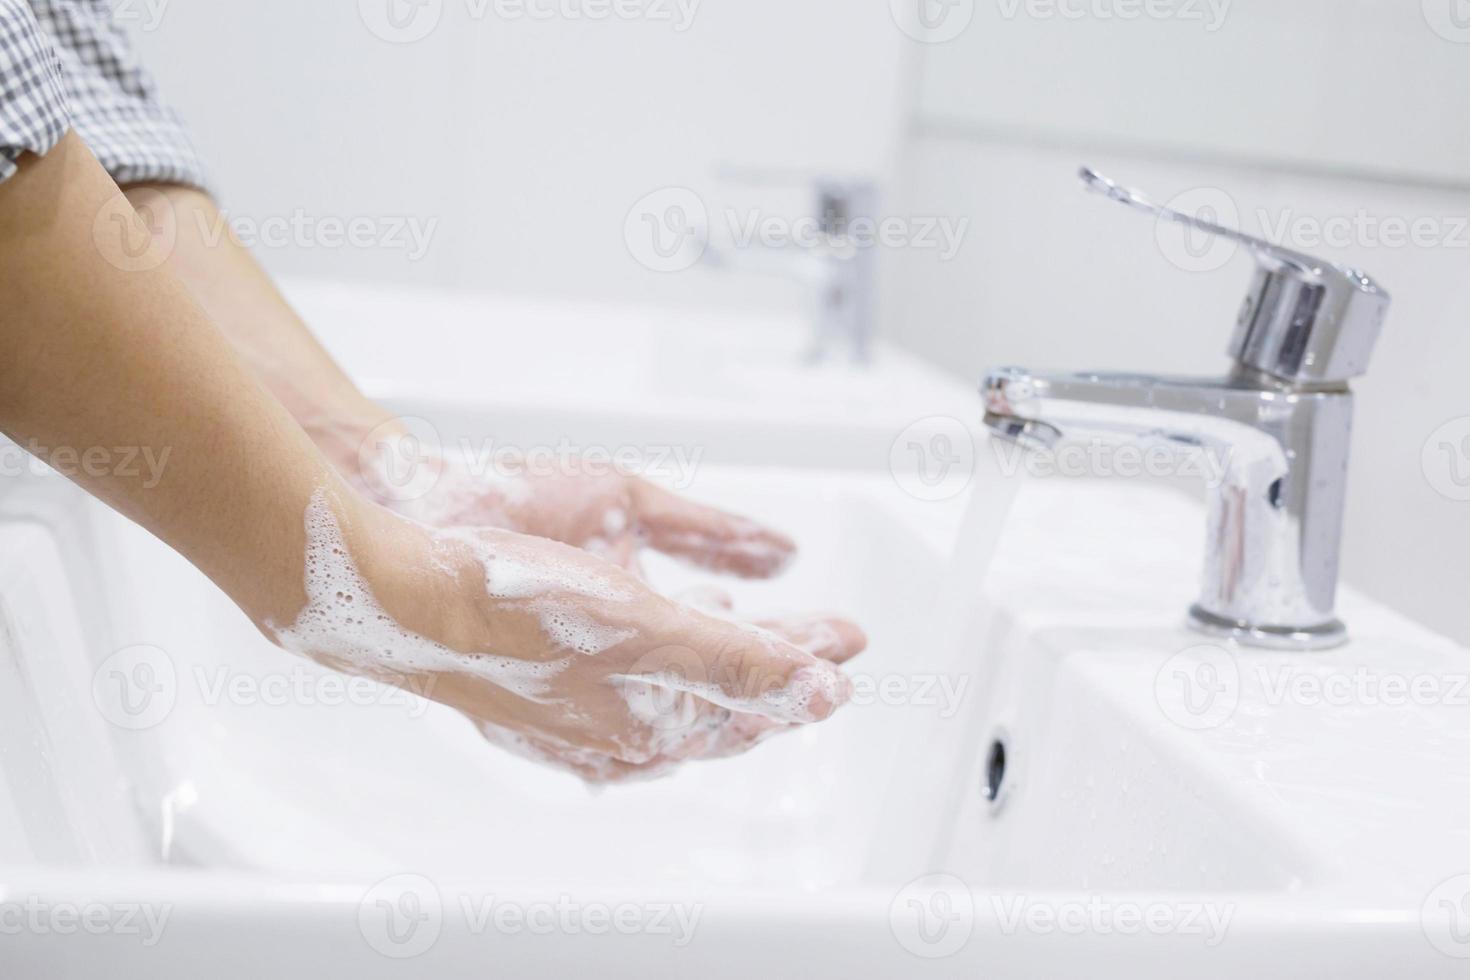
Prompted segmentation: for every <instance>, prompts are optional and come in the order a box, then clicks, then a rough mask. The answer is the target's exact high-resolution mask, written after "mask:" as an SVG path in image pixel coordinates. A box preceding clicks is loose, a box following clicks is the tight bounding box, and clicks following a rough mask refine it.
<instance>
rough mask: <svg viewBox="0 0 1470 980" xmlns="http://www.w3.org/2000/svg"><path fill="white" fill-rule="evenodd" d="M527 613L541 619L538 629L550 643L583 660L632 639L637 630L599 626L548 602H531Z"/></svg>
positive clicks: (578, 614)
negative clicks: (575, 654) (574, 652)
mask: <svg viewBox="0 0 1470 980" xmlns="http://www.w3.org/2000/svg"><path fill="white" fill-rule="evenodd" d="M530 609H531V611H532V612H534V613H535V614H536V615H537V616H539V617H540V618H541V629H542V631H543V632H545V633H546V635H547V636H549V637H550V638H551V639H552V640H553V641H554V642H556V643H558V644H560V645H561V646H564V647H566V648H568V649H570V650H575V651H576V652H577V653H580V654H582V655H583V656H585V657H593V656H596V655H597V654H599V653H603V652H605V651H607V650H610V649H612V648H613V647H615V646H617V645H618V644H619V643H623V642H625V641H627V640H631V639H633V638H634V637H635V636H637V635H638V631H637V630H631V629H620V628H618V627H616V626H608V625H607V624H605V623H599V622H597V621H596V620H594V619H592V618H591V617H590V616H587V615H584V614H582V613H579V612H576V611H574V610H571V609H568V608H567V607H566V605H565V604H563V603H560V602H555V601H552V600H548V599H537V600H534V601H533V602H531V604H530Z"/></svg>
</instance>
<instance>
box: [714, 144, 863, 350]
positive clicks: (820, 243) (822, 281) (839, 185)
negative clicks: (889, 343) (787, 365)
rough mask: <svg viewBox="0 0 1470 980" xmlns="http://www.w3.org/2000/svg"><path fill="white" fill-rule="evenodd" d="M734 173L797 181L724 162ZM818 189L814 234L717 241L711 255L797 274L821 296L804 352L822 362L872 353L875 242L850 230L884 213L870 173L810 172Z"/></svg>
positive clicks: (731, 265) (739, 265) (735, 265)
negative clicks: (727, 244) (781, 243)
mask: <svg viewBox="0 0 1470 980" xmlns="http://www.w3.org/2000/svg"><path fill="white" fill-rule="evenodd" d="M721 173H722V175H723V176H725V177H726V178H727V179H730V180H735V181H743V182H746V183H767V184H770V183H794V182H796V181H797V178H795V177H793V176H791V175H772V174H767V173H764V172H757V171H748V170H736V169H734V168H724V169H723V170H722V171H721ZM800 182H801V183H805V184H808V185H810V187H811V189H812V214H811V215H810V216H809V217H810V218H811V219H812V221H813V222H814V225H815V228H814V230H815V236H814V241H812V242H811V243H808V244H806V245H793V246H790V247H775V246H767V245H762V244H759V243H755V244H751V245H749V246H747V247H745V248H741V249H726V248H720V247H717V246H715V245H714V244H713V243H710V246H709V247H708V248H706V250H705V252H704V261H705V262H706V263H707V264H708V265H710V266H712V267H715V268H723V269H731V270H734V271H739V272H747V273H751V272H753V273H759V274H766V275H776V276H781V277H783V278H792V279H796V280H798V281H799V282H802V283H804V284H806V285H807V286H808V287H810V288H811V289H812V291H813V293H814V294H815V298H816V312H815V314H814V317H813V322H812V338H811V343H810V344H809V345H808V347H807V351H806V354H805V355H804V359H805V360H806V361H807V362H808V363H813V364H815V363H821V362H823V361H826V360H829V359H831V358H832V357H833V355H834V353H835V352H837V351H844V352H845V353H846V355H847V357H848V359H849V360H851V361H853V362H855V363H859V364H866V363H867V362H868V360H869V357H870V354H871V349H872V343H873V334H874V323H875V321H876V317H877V297H876V282H877V256H876V254H875V251H876V250H875V249H874V248H872V247H870V246H864V245H862V244H861V243H860V242H858V241H856V240H855V239H854V237H853V235H852V234H851V233H850V229H851V226H852V222H853V221H854V220H855V219H858V218H862V219H865V220H869V221H871V220H875V219H876V218H877V197H878V194H877V188H876V186H875V185H874V183H873V182H872V181H870V180H865V179H853V178H837V177H816V178H807V179H802V180H801V181H800Z"/></svg>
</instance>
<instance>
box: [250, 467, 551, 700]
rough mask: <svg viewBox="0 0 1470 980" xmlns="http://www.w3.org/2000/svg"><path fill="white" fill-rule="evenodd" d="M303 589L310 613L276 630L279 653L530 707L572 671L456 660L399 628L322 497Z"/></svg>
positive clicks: (489, 657)
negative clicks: (428, 681)
mask: <svg viewBox="0 0 1470 980" xmlns="http://www.w3.org/2000/svg"><path fill="white" fill-rule="evenodd" d="M305 585H306V597H307V603H306V608H304V609H303V610H302V611H301V613H300V614H299V615H298V616H297V617H296V621H295V622H294V623H292V624H291V626H289V627H286V628H279V627H273V629H274V630H275V634H276V639H277V641H278V642H279V643H280V645H281V646H283V647H285V648H286V649H287V650H291V651H292V652H294V653H299V654H302V655H313V654H314V655H319V656H326V657H330V658H332V659H333V660H335V661H338V662H340V663H342V664H344V665H347V666H350V667H352V668H354V669H357V670H360V671H362V672H364V673H368V674H379V675H381V674H385V673H386V674H398V675H401V674H411V673H469V674H473V675H475V676H478V677H481V678H483V679H485V680H488V681H490V682H492V683H494V684H497V685H499V686H501V687H503V688H505V689H506V690H508V691H511V692H513V693H515V694H518V695H520V696H521V697H524V698H527V699H528V700H532V701H545V700H547V697H546V696H547V694H548V692H549V690H550V680H551V678H553V677H555V676H556V675H557V674H559V673H561V672H562V671H563V670H565V669H566V668H567V666H569V665H570V663H571V658H563V659H561V660H554V661H546V662H540V661H527V660H521V659H518V658H515V657H505V656H501V655H498V654H493V653H459V652H456V651H454V650H451V649H449V648H448V647H446V646H444V645H443V644H440V643H437V642H435V641H433V640H430V639H428V638H427V637H424V636H420V635H419V634H417V633H414V632H413V631H411V630H407V629H405V628H403V627H402V626H400V625H399V624H398V623H397V622H396V621H395V620H394V619H393V618H392V617H391V616H389V615H388V614H387V612H385V611H384V610H383V608H382V607H381V606H380V605H378V602H377V600H376V599H375V598H374V597H373V594H372V590H371V589H369V588H368V585H367V582H366V581H364V580H363V578H362V576H361V575H360V574H359V573H358V571H357V566H356V565H355V564H354V563H353V561H352V556H351V554H349V552H348V550H347V545H346V542H345V541H344V539H343V537H342V529H341V527H340V526H339V525H338V523H337V517H336V515H335V514H334V513H333V512H332V508H331V505H330V504H329V503H328V500H327V496H326V494H325V492H323V491H320V490H318V491H317V492H316V493H315V494H313V495H312V498H311V502H310V503H309V504H307V507H306V577H305Z"/></svg>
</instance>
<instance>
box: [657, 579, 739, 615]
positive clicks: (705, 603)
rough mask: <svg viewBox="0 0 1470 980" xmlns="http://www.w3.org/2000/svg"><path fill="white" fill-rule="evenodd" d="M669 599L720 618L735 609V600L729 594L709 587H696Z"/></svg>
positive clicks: (677, 593)
mask: <svg viewBox="0 0 1470 980" xmlns="http://www.w3.org/2000/svg"><path fill="white" fill-rule="evenodd" d="M671 598H672V599H673V600H674V601H675V602H679V603H683V604H684V605H686V606H691V607H693V608H695V609H698V610H699V611H700V612H704V613H709V614H710V615H712V616H722V615H724V614H725V613H728V612H731V611H732V610H733V609H734V608H735V600H734V599H733V598H731V596H730V593H728V592H726V591H725V590H724V589H717V588H715V587H714V586H710V585H696V586H693V587H692V588H688V589H684V590H683V591H682V592H676V593H675V594H674V595H673V596H671Z"/></svg>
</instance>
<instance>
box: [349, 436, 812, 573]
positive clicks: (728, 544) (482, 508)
mask: <svg viewBox="0 0 1470 980" xmlns="http://www.w3.org/2000/svg"><path fill="white" fill-rule="evenodd" d="M376 431H377V433H378V434H377V435H376V436H373V437H370V438H371V439H374V440H378V441H376V442H370V443H365V444H364V448H363V449H362V450H361V451H359V453H358V459H357V466H358V473H357V482H358V483H359V485H360V486H361V487H363V488H364V489H366V490H367V492H368V493H369V495H370V496H372V497H374V498H375V499H377V500H379V501H380V502H382V503H384V504H385V505H387V506H388V507H390V508H391V509H393V510H395V511H396V512H398V513H400V514H402V515H404V516H406V517H411V518H413V519H414V520H417V521H420V522H421V523H424V524H428V525H430V526H433V527H446V528H447V527H499V528H505V529H507V530H511V531H517V532H519V533H522V534H531V535H535V536H537V537H543V538H550V539H552V540H553V541H560V542H562V543H564V544H569V545H572V546H574V547H578V548H583V549H586V550H588V551H591V552H592V553H593V554H596V555H599V556H600V557H603V558H605V559H607V560H608V561H610V562H613V563H614V564H617V565H621V566H623V567H624V568H628V569H631V570H634V571H637V570H638V567H639V566H638V557H639V553H640V551H641V550H642V549H643V548H644V547H648V548H652V549H653V550H655V551H659V552H662V553H664V554H667V555H672V556H674V557H676V558H680V559H682V560H684V561H687V562H690V563H691V564H694V565H698V566H700V567H703V568H707V569H710V570H712V571H716V572H722V573H726V574H732V575H737V576H740V577H743V578H768V577H770V576H773V575H776V574H778V573H779V572H780V571H781V570H782V569H783V568H785V567H786V565H787V564H788V563H789V562H790V560H791V558H792V556H793V555H794V554H795V551H796V545H795V543H794V542H792V540H791V539H790V538H788V537H787V536H786V535H784V534H782V533H780V532H779V531H775V530H772V529H770V528H767V527H765V526H763V525H761V524H758V523H756V522H755V521H752V520H749V519H747V518H744V517H740V516H738V515H735V514H730V513H727V512H725V511H721V510H717V509H715V508H713V507H707V506H705V505H703V504H698V503H695V502H694V501H691V500H689V499H687V498H685V497H681V496H679V495H678V494H676V493H673V492H671V491H669V490H665V489H663V488H662V487H659V486H657V485H655V484H653V483H651V482H649V481H647V480H644V479H641V478H639V477H636V476H631V475H627V474H624V473H622V472H618V471H616V470H615V469H614V468H613V467H612V466H611V465H610V464H599V463H594V462H592V461H589V460H585V459H582V458H579V457H575V456H574V457H570V458H565V459H562V460H560V461H559V462H558V464H557V466H555V467H552V468H551V469H549V470H547V471H545V472H542V471H540V470H539V469H537V468H536V467H532V466H530V465H528V463H527V461H526V460H525V459H524V458H523V457H519V456H515V457H506V456H501V457H499V458H498V460H497V462H496V464H495V468H494V471H493V472H489V471H487V472H479V473H477V472H473V471H472V470H471V468H470V467H469V466H467V465H466V464H465V463H464V462H461V461H458V460H455V459H454V458H452V457H448V456H441V455H438V454H434V453H427V452H424V451H423V450H422V449H420V448H419V447H418V446H417V444H416V443H414V442H413V441H412V439H411V437H406V436H405V434H403V433H401V432H399V431H397V430H389V431H388V432H387V434H386V435H385V434H384V430H383V429H382V427H380V428H379V429H378V430H376ZM405 460H406V461H407V465H408V468H409V469H410V470H411V471H412V472H413V479H412V480H411V481H408V482H403V483H400V482H397V481H394V480H392V479H390V474H389V473H388V469H387V467H388V466H389V465H390V463H391V465H394V466H402V465H404V463H405Z"/></svg>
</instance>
